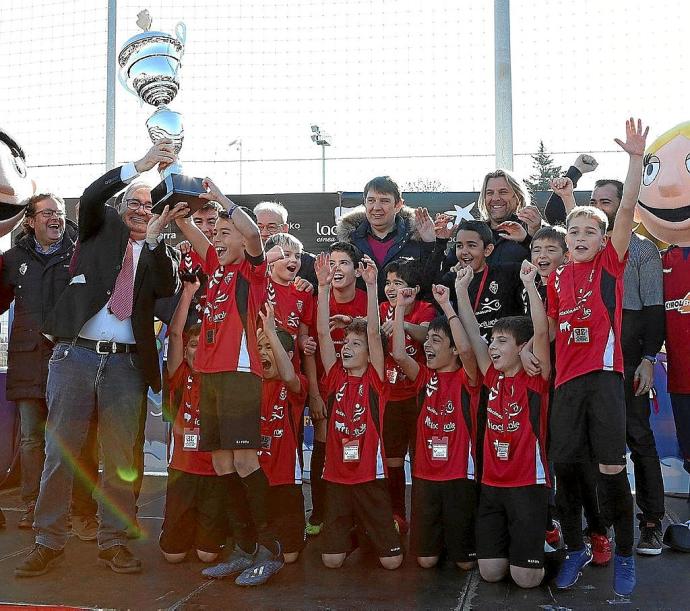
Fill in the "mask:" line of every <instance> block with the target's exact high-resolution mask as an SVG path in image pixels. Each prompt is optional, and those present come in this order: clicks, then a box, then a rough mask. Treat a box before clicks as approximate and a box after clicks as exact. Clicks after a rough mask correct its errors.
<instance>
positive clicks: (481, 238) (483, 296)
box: [439, 221, 525, 341]
mask: <svg viewBox="0 0 690 611" xmlns="http://www.w3.org/2000/svg"><path fill="white" fill-rule="evenodd" d="M515 224H517V223H515ZM523 231H524V230H523ZM493 249H494V243H493V234H492V233H491V228H490V227H489V225H488V224H487V223H485V222H484V221H462V222H461V223H460V225H459V226H458V231H457V233H456V235H455V254H456V256H457V258H458V263H457V265H456V266H455V268H454V270H453V271H450V272H448V273H446V274H444V275H443V277H442V278H441V279H440V281H439V283H440V284H443V285H445V286H447V287H448V288H449V289H450V295H451V302H452V303H453V304H454V305H457V296H456V295H455V279H456V277H457V273H458V270H461V269H463V268H465V267H470V268H471V269H472V271H473V273H474V275H473V281H472V284H471V285H470V288H469V294H470V303H471V305H472V309H473V310H474V313H475V316H476V317H477V321H478V322H479V327H480V329H481V330H482V335H483V336H484V337H485V338H486V339H487V341H489V340H490V339H491V329H492V328H493V326H494V323H495V322H496V321H497V320H498V319H499V318H503V317H505V316H516V315H520V314H524V313H525V308H524V304H523V300H522V292H523V287H522V283H521V282H520V265H519V264H514V263H503V264H500V265H489V264H488V263H487V258H488V257H489V255H491V253H492V252H493Z"/></svg>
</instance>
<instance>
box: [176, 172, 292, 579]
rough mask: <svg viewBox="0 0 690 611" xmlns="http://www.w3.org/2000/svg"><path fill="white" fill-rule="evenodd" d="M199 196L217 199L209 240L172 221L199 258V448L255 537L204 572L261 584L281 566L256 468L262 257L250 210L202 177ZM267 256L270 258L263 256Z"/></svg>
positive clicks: (190, 226) (190, 225) (262, 482)
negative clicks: (202, 282)
mask: <svg viewBox="0 0 690 611" xmlns="http://www.w3.org/2000/svg"><path fill="white" fill-rule="evenodd" d="M204 184H205V185H206V187H207V188H208V190H209V191H208V193H206V194H201V195H200V197H202V198H205V199H209V200H214V201H217V202H220V203H221V204H222V206H223V207H224V209H225V210H224V211H223V212H221V213H220V215H219V218H218V221H217V223H216V226H215V232H214V238H213V245H211V243H210V242H209V240H208V238H206V236H204V234H203V233H202V232H201V231H200V230H199V229H198V227H196V225H194V223H193V222H192V220H191V219H188V218H185V219H178V220H177V224H178V227H179V228H180V229H181V231H182V233H183V234H184V236H185V238H186V239H187V240H189V242H190V243H191V245H192V247H193V248H194V250H196V252H197V253H198V254H199V255H200V256H201V257H202V258H203V260H204V268H203V271H204V273H205V274H206V275H207V276H208V277H209V281H208V288H207V292H206V307H205V310H204V316H203V321H202V326H201V342H200V344H199V348H198V349H197V352H196V356H195V360H194V366H195V368H196V369H197V371H199V372H200V373H201V439H200V449H202V450H206V451H210V452H212V458H213V466H214V468H215V470H216V473H218V474H219V475H221V476H223V479H224V480H225V481H226V485H227V487H228V495H229V498H230V503H231V504H232V505H233V506H234V507H231V510H232V511H237V512H238V513H241V512H244V513H247V512H248V513H249V514H250V515H251V518H252V521H253V523H254V525H255V526H256V537H255V540H254V541H252V542H251V544H250V542H248V541H246V542H244V546H245V547H244V548H243V547H242V546H241V545H237V544H236V545H235V549H234V550H233V552H232V553H231V555H230V557H229V558H228V560H227V562H225V563H222V564H220V565H218V566H216V567H213V568H209V569H206V570H205V571H204V572H203V573H204V575H206V576H208V577H227V576H229V575H232V574H236V573H242V575H240V577H238V579H237V581H236V582H241V583H242V584H243V585H260V584H262V583H265V582H266V581H267V580H268V579H269V578H270V577H271V576H272V575H273V574H274V573H275V572H276V571H278V570H279V569H280V567H281V566H282V562H283V561H282V554H281V549H280V544H279V543H278V541H276V539H275V537H274V535H273V534H272V532H271V529H270V528H269V525H268V505H267V502H266V499H267V497H268V492H269V485H268V480H267V479H266V475H265V474H264V472H263V471H262V470H261V468H260V466H259V458H258V455H257V451H258V450H259V449H260V447H261V439H260V425H259V423H260V418H261V373H262V367H261V358H260V356H259V351H258V347H257V344H256V330H257V319H258V315H259V310H260V308H261V306H262V305H263V302H264V301H265V293H266V263H267V261H266V257H265V255H264V250H263V244H262V242H261V236H260V234H259V229H258V227H257V226H256V222H255V220H254V214H253V212H252V211H251V210H249V209H247V208H243V207H241V206H238V205H236V204H235V203H234V202H232V201H230V200H229V199H228V198H227V197H225V195H223V193H222V192H221V191H220V189H218V187H217V186H216V185H215V184H213V183H212V182H211V181H210V180H208V179H205V180H204ZM269 262H270V261H269Z"/></svg>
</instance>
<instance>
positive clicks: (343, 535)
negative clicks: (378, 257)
mask: <svg viewBox="0 0 690 611" xmlns="http://www.w3.org/2000/svg"><path fill="white" fill-rule="evenodd" d="M336 269H337V267H334V266H331V262H330V256H329V255H327V254H325V253H321V254H320V255H319V256H318V257H317V258H316V262H315V264H314V271H315V272H316V277H317V279H318V282H319V302H318V312H317V329H318V334H319V350H320V355H321V361H322V363H323V366H324V369H325V371H326V377H325V379H324V383H323V389H324V394H325V396H326V402H327V405H328V433H327V437H326V462H325V465H324V473H323V477H324V479H325V480H326V482H327V488H326V519H325V531H324V538H325V541H324V542H323V550H324V552H323V553H322V554H321V559H322V560H323V563H324V565H325V566H327V567H328V568H340V567H341V566H342V565H343V562H345V558H346V556H347V554H348V552H349V551H350V550H351V531H352V528H353V527H354V526H355V523H357V524H358V525H359V526H360V527H361V528H362V530H364V531H366V533H367V535H368V536H369V538H370V539H371V541H372V543H373V545H374V547H375V548H376V551H377V553H378V556H379V562H380V563H381V565H382V566H383V567H384V568H386V569H397V568H398V567H399V566H400V565H401V564H402V560H403V556H402V549H401V547H400V539H399V536H398V533H397V532H396V530H395V527H394V521H393V511H392V508H391V503H390V495H389V494H388V487H387V485H386V482H385V480H384V478H385V467H384V464H383V457H384V455H383V443H382V439H381V428H382V425H383V414H384V410H385V407H386V401H387V399H388V390H387V386H386V384H385V382H384V375H385V365H384V363H385V355H384V351H383V344H382V341H381V329H380V324H379V307H378V296H377V293H378V288H377V280H376V276H377V270H376V266H375V265H374V262H373V261H372V260H371V259H370V258H369V257H364V258H363V260H362V262H360V264H359V272H360V274H361V276H362V278H363V279H364V282H365V283H366V286H367V320H366V322H365V321H361V320H355V321H353V322H352V323H351V324H350V325H348V327H347V328H346V329H345V339H344V342H343V344H342V347H341V350H340V358H338V357H337V353H336V348H335V344H334V342H333V339H332V338H331V332H330V329H329V319H330V311H329V293H330V287H331V282H333V280H334V277H335V274H336Z"/></svg>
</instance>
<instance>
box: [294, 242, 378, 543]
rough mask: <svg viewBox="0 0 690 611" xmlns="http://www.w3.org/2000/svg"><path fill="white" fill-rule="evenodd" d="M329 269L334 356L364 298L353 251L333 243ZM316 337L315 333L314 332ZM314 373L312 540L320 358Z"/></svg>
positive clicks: (320, 500) (318, 503)
mask: <svg viewBox="0 0 690 611" xmlns="http://www.w3.org/2000/svg"><path fill="white" fill-rule="evenodd" d="M329 253H330V266H331V269H332V271H333V280H332V282H331V291H330V297H329V303H328V308H329V312H330V313H331V318H330V321H329V322H330V329H331V339H332V340H333V343H334V345H335V349H336V355H338V356H340V347H341V346H342V344H343V342H344V341H345V330H344V329H345V327H346V326H347V325H348V324H349V323H351V322H352V320H353V319H354V318H356V317H358V316H366V315H367V294H366V293H365V292H364V291H362V290H360V289H358V288H357V287H356V285H355V284H356V282H357V278H358V277H359V270H358V269H357V266H358V264H359V261H360V259H361V257H362V253H360V252H359V250H358V249H357V247H355V246H353V245H352V244H349V243H348V242H335V243H334V244H331V246H330V248H329ZM314 335H316V332H314ZM316 368H317V373H316V374H315V375H312V374H311V372H310V371H309V369H307V371H306V373H307V378H308V379H309V408H310V413H311V417H312V420H313V422H314V449H313V451H312V454H311V466H310V471H311V474H310V479H311V500H312V508H313V509H312V512H311V515H310V516H309V520H308V522H307V534H308V535H311V536H314V535H318V534H319V533H320V532H321V528H322V527H323V518H324V507H325V505H324V504H325V489H324V484H323V464H324V461H325V459H326V424H327V423H326V404H325V403H324V401H323V398H322V396H323V390H322V387H321V381H322V379H323V376H324V371H323V365H322V363H321V358H320V357H319V356H318V355H317V358H316Z"/></svg>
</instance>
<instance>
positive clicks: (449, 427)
mask: <svg viewBox="0 0 690 611" xmlns="http://www.w3.org/2000/svg"><path fill="white" fill-rule="evenodd" d="M454 430H455V422H446V423H445V424H444V425H443V432H444V433H452V432H453V431H454Z"/></svg>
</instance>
